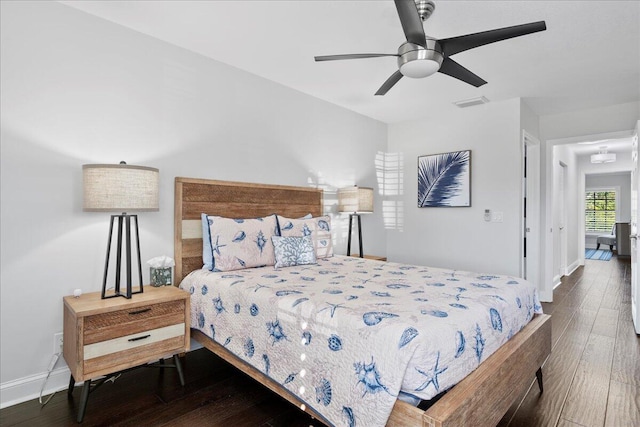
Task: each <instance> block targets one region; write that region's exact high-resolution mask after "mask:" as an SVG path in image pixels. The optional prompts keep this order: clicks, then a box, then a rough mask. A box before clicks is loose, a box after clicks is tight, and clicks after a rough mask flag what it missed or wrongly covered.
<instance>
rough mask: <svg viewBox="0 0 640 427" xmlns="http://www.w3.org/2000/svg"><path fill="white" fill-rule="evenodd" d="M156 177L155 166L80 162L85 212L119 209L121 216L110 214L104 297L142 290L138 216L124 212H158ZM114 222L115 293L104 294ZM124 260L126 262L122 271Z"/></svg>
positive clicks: (103, 287) (105, 285)
mask: <svg viewBox="0 0 640 427" xmlns="http://www.w3.org/2000/svg"><path fill="white" fill-rule="evenodd" d="M158 176H159V173H158V169H156V168H150V167H146V166H135V165H128V164H126V163H125V162H120V164H92V165H82V178H83V179H82V180H83V207H82V208H83V210H84V211H88V212H122V214H120V215H111V224H110V226H109V239H108V241H107V257H106V261H105V265H104V279H103V281H102V298H103V299H105V298H113V297H118V296H121V297H125V298H131V296H132V295H133V294H138V293H142V292H143V289H142V265H141V262H140V237H139V233H138V216H137V215H129V214H127V213H126V212H132V211H134V212H147V211H158ZM116 220H117V221H116ZM132 220H133V227H132V224H131V222H132ZM114 223H116V224H117V231H116V236H117V242H116V247H115V250H116V256H115V263H116V266H115V282H114V285H113V288H114V292H113V293H110V294H108V295H107V277H108V274H109V260H110V257H111V246H112V245H111V242H112V238H113V234H114V229H113V228H114V227H113V226H114ZM132 228H133V229H132ZM132 232H133V233H134V234H135V249H136V251H135V255H136V256H137V267H138V272H137V278H138V286H139V287H138V290H136V291H135V292H134V291H133V290H132V288H133V271H132V242H131V240H132V238H131V235H132ZM123 245H124V248H123ZM123 250H124V254H123ZM123 262H124V264H125V265H124V267H125V268H124V271H123ZM123 273H124V280H125V281H126V291H125V292H124V293H123V291H122V289H121V281H122V276H123Z"/></svg>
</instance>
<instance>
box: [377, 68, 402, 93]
mask: <svg viewBox="0 0 640 427" xmlns="http://www.w3.org/2000/svg"><path fill="white" fill-rule="evenodd" d="M401 78H402V73H401V72H400V70H398V71H396V72H395V73H393V74H391V76H390V77H389V78H388V79H387V81H386V82H384V83H383V84H382V86H380V89H378V91H377V92H376V95H384V94H386V93H387V92H389V89H391V88H392V87H393V85H395V84H396V83H398V81H399V80H400V79H401Z"/></svg>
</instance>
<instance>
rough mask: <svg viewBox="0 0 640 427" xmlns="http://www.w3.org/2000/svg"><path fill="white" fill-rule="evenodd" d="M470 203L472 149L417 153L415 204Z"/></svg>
mask: <svg viewBox="0 0 640 427" xmlns="http://www.w3.org/2000/svg"><path fill="white" fill-rule="evenodd" d="M470 206H471V150H463V151H451V152H448V153H440V154H429V155H425V156H419V157H418V207H419V208H427V207H470Z"/></svg>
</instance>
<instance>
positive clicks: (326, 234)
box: [278, 215, 333, 258]
mask: <svg viewBox="0 0 640 427" xmlns="http://www.w3.org/2000/svg"><path fill="white" fill-rule="evenodd" d="M278 224H279V227H280V235H281V236H298V237H299V236H311V239H312V240H313V245H314V247H315V250H316V258H329V257H332V256H333V240H332V237H331V217H330V216H328V215H325V216H317V217H314V218H306V219H293V218H285V217H283V216H280V215H278Z"/></svg>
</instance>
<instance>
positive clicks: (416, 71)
mask: <svg viewBox="0 0 640 427" xmlns="http://www.w3.org/2000/svg"><path fill="white" fill-rule="evenodd" d="M439 69H440V63H439V62H438V61H434V60H432V59H422V60H415V61H411V62H407V63H404V64H402V65H401V66H400V72H401V73H402V75H403V76H405V77H411V78H414V79H420V78H422V77H428V76H430V75H432V74H435V73H436V72H437V71H438V70H439Z"/></svg>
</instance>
